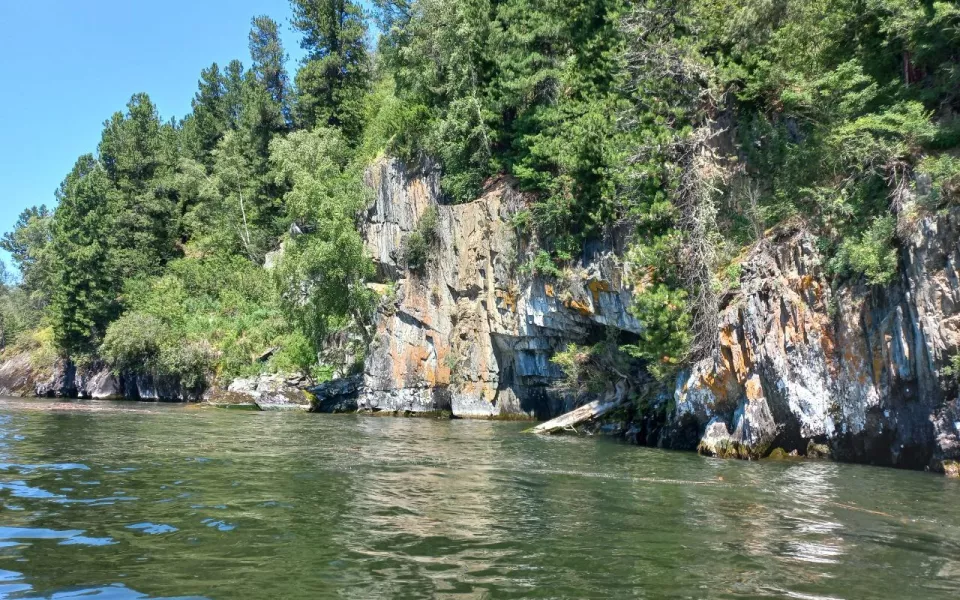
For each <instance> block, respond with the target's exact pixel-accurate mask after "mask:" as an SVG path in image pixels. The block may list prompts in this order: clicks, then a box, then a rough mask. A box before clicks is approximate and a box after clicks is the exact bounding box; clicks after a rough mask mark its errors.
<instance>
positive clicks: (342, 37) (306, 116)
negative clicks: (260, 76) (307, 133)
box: [291, 0, 370, 142]
mask: <svg viewBox="0 0 960 600" xmlns="http://www.w3.org/2000/svg"><path fill="white" fill-rule="evenodd" d="M291 5H292V7H293V20H292V24H293V26H294V28H295V29H297V30H298V31H300V32H301V33H302V34H303V40H302V41H301V43H300V45H301V47H302V48H303V49H304V50H306V51H307V56H306V58H305V59H304V63H303V66H302V67H301V68H300V70H299V71H298V72H297V76H296V81H297V94H298V96H297V102H296V117H297V123H298V124H299V126H300V127H303V128H305V129H312V128H313V127H316V126H328V127H337V128H339V129H341V130H342V131H343V134H344V135H345V136H346V138H347V139H348V140H350V141H351V142H353V141H356V140H359V138H360V137H361V135H362V131H363V116H364V103H365V95H366V92H367V89H368V87H369V84H370V64H369V62H370V61H369V56H368V52H367V47H366V35H367V22H366V17H365V15H364V13H363V9H362V7H361V6H360V5H359V4H358V3H355V2H352V1H351V0H292V2H291Z"/></svg>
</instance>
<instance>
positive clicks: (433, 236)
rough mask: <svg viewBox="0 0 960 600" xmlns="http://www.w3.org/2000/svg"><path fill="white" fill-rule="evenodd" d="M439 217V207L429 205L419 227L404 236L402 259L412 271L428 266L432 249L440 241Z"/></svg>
mask: <svg viewBox="0 0 960 600" xmlns="http://www.w3.org/2000/svg"><path fill="white" fill-rule="evenodd" d="M438 217H439V214H438V212H437V207H435V206H429V207H427V209H426V210H425V211H423V214H422V215H421V216H420V220H419V221H418V222H417V228H416V229H415V230H414V231H412V232H410V234H408V235H407V236H406V237H405V238H404V240H403V245H402V247H401V254H402V257H401V260H402V261H403V264H404V265H406V267H407V268H408V269H410V270H411V271H422V270H423V269H424V268H425V267H426V266H427V262H428V261H429V259H430V251H431V250H432V248H433V247H434V246H435V245H436V243H437V241H438V236H439V232H438V231H437V225H438V223H437V219H438Z"/></svg>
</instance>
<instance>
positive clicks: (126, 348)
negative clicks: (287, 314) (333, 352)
mask: <svg viewBox="0 0 960 600" xmlns="http://www.w3.org/2000/svg"><path fill="white" fill-rule="evenodd" d="M124 299H125V301H126V304H127V306H128V307H129V308H128V311H127V312H126V313H125V314H124V315H123V316H121V317H120V318H119V319H117V320H116V321H114V322H113V323H112V324H111V325H110V327H109V329H108V330H107V332H106V335H105V336H104V340H103V343H102V344H101V346H100V349H99V350H100V355H101V356H102V357H103V358H104V359H105V360H107V361H108V362H109V363H110V364H111V366H112V367H113V368H114V369H115V370H117V371H126V370H134V371H137V372H143V371H144V370H146V371H147V372H151V373H154V374H156V375H160V376H169V377H176V378H178V379H179V380H180V381H181V382H183V383H184V385H186V386H187V387H196V386H199V385H201V384H204V383H212V382H213V381H216V380H218V379H220V380H226V381H228V380H229V379H230V378H233V377H238V376H248V375H252V374H256V373H258V372H261V371H264V370H268V371H269V370H281V371H287V370H289V371H301V372H307V371H309V369H310V368H311V366H312V365H313V364H314V363H315V362H316V354H315V353H312V352H309V351H305V350H304V348H305V347H308V343H307V341H306V339H305V338H304V336H302V335H301V334H299V333H298V332H297V331H296V330H295V328H292V327H291V326H290V324H289V323H287V321H286V319H285V318H284V315H283V313H282V312H281V310H280V304H279V297H278V294H277V292H276V289H275V288H274V286H273V284H272V281H271V280H270V278H269V277H264V274H263V272H262V271H261V269H260V268H259V267H257V266H256V265H254V264H253V263H251V262H249V261H248V260H246V259H244V258H241V257H239V256H232V257H230V256H216V257H210V258H205V259H190V258H187V259H181V260H178V261H175V262H173V263H171V264H170V265H169V267H168V269H167V272H166V273H165V274H164V275H163V276H161V277H158V278H153V279H149V280H134V281H131V282H129V283H128V284H127V287H126V289H125V290H124ZM272 348H279V350H278V351H277V352H276V353H274V354H273V355H272V357H271V358H270V359H269V362H268V363H261V362H260V361H259V357H260V356H261V355H263V354H264V353H266V352H267V351H268V350H270V349H272Z"/></svg>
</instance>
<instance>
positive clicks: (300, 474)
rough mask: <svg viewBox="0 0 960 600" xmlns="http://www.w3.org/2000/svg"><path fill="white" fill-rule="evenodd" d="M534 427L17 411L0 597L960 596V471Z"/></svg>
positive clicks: (1, 494)
mask: <svg viewBox="0 0 960 600" xmlns="http://www.w3.org/2000/svg"><path fill="white" fill-rule="evenodd" d="M524 427H525V425H524V424H519V423H497V422H482V421H438V420H426V419H392V418H375V417H358V416H341V417H338V416H320V415H309V414H272V413H253V412H233V411H224V410H216V409H204V408H198V407H186V406H175V405H155V404H129V403H117V404H112V403H97V402H77V403H55V402H53V401H40V400H37V401H13V400H0V463H2V464H0V501H2V504H3V509H2V518H0V597H2V598H88V597H92V598H98V599H101V600H103V599H108V600H113V599H124V600H125V599H132V598H171V597H176V598H211V599H230V598H256V599H261V598H284V599H287V598H311V599H313V598H336V597H342V598H358V599H368V598H760V597H768V598H897V599H900V598H956V597H958V596H960V483H958V482H955V481H950V480H947V479H944V478H941V477H938V476H934V475H930V474H924V473H914V472H905V471H895V470H890V469H883V468H874V467H863V466H854V465H841V464H835V463H830V462H760V463H756V462H753V463H749V462H735V461H722V460H714V459H706V458H702V457H699V456H697V455H695V454H691V453H680V452H665V451H659V450H653V449H646V448H636V447H630V446H624V445H620V444H617V443H614V442H611V441H609V440H604V439H595V438H575V437H557V438H547V439H543V438H537V437H534V436H532V435H530V434H524V433H522V430H523V429H524Z"/></svg>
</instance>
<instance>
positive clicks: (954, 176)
mask: <svg viewBox="0 0 960 600" xmlns="http://www.w3.org/2000/svg"><path fill="white" fill-rule="evenodd" d="M917 172H918V173H920V174H921V176H925V177H927V178H928V179H929V181H928V182H926V185H923V186H918V187H925V188H926V189H925V190H922V191H923V192H924V193H925V197H924V198H923V200H924V202H925V203H926V204H927V205H929V206H932V207H939V206H942V205H946V204H955V203H956V202H957V201H958V200H960V157H957V156H955V155H952V154H940V155H931V156H927V157H925V158H924V159H923V160H922V161H921V162H920V164H919V165H918V166H917Z"/></svg>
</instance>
